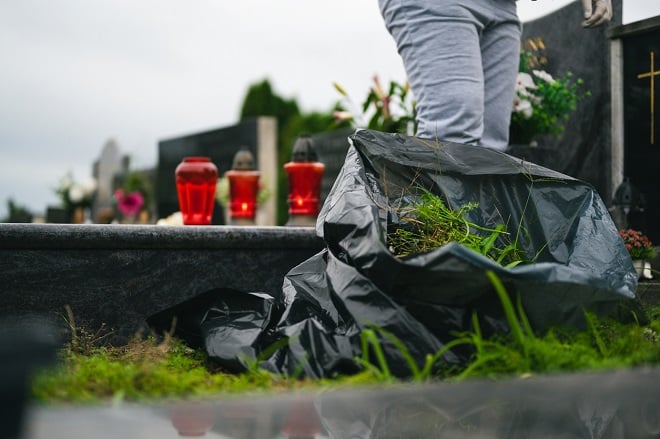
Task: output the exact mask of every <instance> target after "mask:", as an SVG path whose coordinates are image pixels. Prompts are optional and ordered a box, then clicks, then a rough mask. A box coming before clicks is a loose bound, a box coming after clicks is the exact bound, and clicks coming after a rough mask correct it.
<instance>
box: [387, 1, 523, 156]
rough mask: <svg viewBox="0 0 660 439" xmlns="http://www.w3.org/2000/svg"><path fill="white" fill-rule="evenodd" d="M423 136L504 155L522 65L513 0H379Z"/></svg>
mask: <svg viewBox="0 0 660 439" xmlns="http://www.w3.org/2000/svg"><path fill="white" fill-rule="evenodd" d="M378 3H379V6H380V11H381V14H382V15H383V19H384V21H385V26H386V28H387V30H388V31H389V32H390V34H391V35H392V37H393V38H394V41H395V42H396V45H397V49H398V51H399V54H400V55H401V58H402V60H403V65H404V68H405V70H406V74H407V76H408V80H409V81H410V86H411V89H412V92H413V95H414V97H415V99H416V101H417V121H418V129H417V133H416V135H417V136H418V137H421V138H424V139H430V140H440V141H451V142H457V143H464V144H474V145H483V146H486V147H490V148H495V149H499V150H504V149H506V147H507V144H508V139H509V122H510V120H511V108H512V103H513V97H514V90H515V81H516V76H517V73H518V63H519V59H520V35H521V25H520V21H519V20H518V16H517V11H516V2H515V0H378Z"/></svg>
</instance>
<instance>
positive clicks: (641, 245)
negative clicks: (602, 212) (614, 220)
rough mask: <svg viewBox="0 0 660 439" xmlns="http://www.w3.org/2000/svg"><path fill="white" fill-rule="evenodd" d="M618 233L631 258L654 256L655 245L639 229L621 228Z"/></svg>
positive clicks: (650, 257) (651, 257) (649, 257)
mask: <svg viewBox="0 0 660 439" xmlns="http://www.w3.org/2000/svg"><path fill="white" fill-rule="evenodd" d="M619 235H621V239H623V243H624V244H625V245H626V249H627V250H628V253H630V257H631V258H632V259H653V258H654V257H655V247H654V246H653V244H652V243H651V241H650V240H649V238H648V237H647V236H646V235H644V234H643V233H642V232H640V231H639V230H634V229H621V230H619Z"/></svg>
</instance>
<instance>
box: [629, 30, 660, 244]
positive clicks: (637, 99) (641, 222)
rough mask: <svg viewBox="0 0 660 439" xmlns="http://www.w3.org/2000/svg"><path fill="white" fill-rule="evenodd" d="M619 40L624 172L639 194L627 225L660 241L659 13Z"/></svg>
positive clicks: (654, 240) (653, 239) (652, 239)
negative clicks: (639, 203)
mask: <svg viewBox="0 0 660 439" xmlns="http://www.w3.org/2000/svg"><path fill="white" fill-rule="evenodd" d="M621 39H622V41H623V100H624V101H623V102H624V108H625V111H624V174H625V176H626V177H628V178H630V182H631V183H632V184H633V186H635V188H636V189H637V190H639V191H640V194H641V195H642V197H643V201H644V206H643V207H644V211H643V213H642V214H641V215H635V216H634V217H633V216H629V217H628V221H629V224H628V225H629V227H632V228H636V229H640V230H643V231H645V232H646V234H647V235H648V236H649V238H650V239H651V241H653V242H660V172H658V169H656V167H658V166H660V118H658V116H657V110H658V109H660V102H658V98H660V93H658V91H657V90H658V88H660V17H655V18H652V19H649V20H645V22H643V23H641V22H640V23H638V24H637V25H636V26H633V27H631V28H629V31H628V32H626V31H625V30H624V31H623V32H622V34H621Z"/></svg>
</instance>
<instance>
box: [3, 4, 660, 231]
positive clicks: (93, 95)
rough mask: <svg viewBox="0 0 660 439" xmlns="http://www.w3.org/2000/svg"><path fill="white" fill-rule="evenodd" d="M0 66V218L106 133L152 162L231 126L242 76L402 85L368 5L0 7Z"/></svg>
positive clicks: (327, 95) (323, 85)
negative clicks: (193, 137) (167, 145)
mask: <svg viewBox="0 0 660 439" xmlns="http://www.w3.org/2000/svg"><path fill="white" fill-rule="evenodd" d="M567 3H569V1H566V0H538V1H535V2H534V1H531V0H520V1H519V2H518V5H519V6H518V8H519V14H520V16H521V18H522V19H523V20H528V19H533V18H537V17H538V16H541V15H543V14H545V13H547V12H549V11H551V10H553V9H556V8H559V7H561V6H564V5H566V4H567ZM654 15H660V1H658V0H624V17H623V18H624V21H625V22H631V21H636V20H638V19H641V18H645V17H648V16H654ZM0 57H1V59H2V64H1V65H2V68H0V218H3V217H4V216H5V215H6V213H7V209H6V202H7V199H8V198H12V199H14V201H15V202H17V203H18V204H19V205H22V206H26V207H28V208H29V209H30V210H32V211H33V212H34V213H37V214H43V213H44V211H45V207H46V206H47V205H57V204H58V199H57V197H56V196H55V194H54V192H53V188H54V187H55V186H56V185H57V183H58V181H59V179H60V177H62V176H64V175H65V174H66V173H67V172H69V171H71V172H73V174H74V177H75V178H76V180H84V179H86V178H88V177H90V176H91V167H92V163H93V161H94V160H95V159H97V158H98V156H99V154H100V151H101V148H102V147H103V145H104V143H105V142H106V141H107V140H108V139H109V138H114V139H115V140H116V141H117V142H118V144H119V146H120V148H121V150H122V152H123V153H125V154H129V155H130V156H131V161H132V165H133V167H137V168H140V167H151V166H154V165H155V164H156V157H157V142H158V140H159V139H164V138H170V137H173V136H178V135H182V134H188V133H193V132H198V131H203V130H207V129H211V128H217V127H222V126H226V125H232V124H234V123H236V121H237V118H238V113H239V107H240V104H241V102H242V99H243V97H244V94H245V91H246V89H247V87H248V85H249V84H251V83H253V82H255V81H259V80H261V79H264V78H268V79H270V81H271V83H272V84H273V86H274V89H275V91H276V92H277V93H278V94H280V95H282V96H285V97H288V98H296V99H297V100H298V103H299V104H300V105H301V107H302V109H303V110H305V111H311V110H323V111H325V110H328V109H329V108H330V107H331V106H332V104H333V102H335V101H336V100H337V98H338V96H337V93H336V91H335V90H334V88H333V87H332V82H333V81H337V82H339V83H341V84H343V85H344V87H345V88H346V89H347V90H348V92H349V93H350V94H351V95H353V96H354V97H355V99H356V100H359V101H361V100H362V99H363V98H364V95H365V93H366V91H367V89H368V87H369V85H370V81H371V77H372V76H373V75H374V74H379V75H380V76H381V78H382V79H383V80H384V81H389V80H390V79H394V80H399V81H401V80H403V79H405V75H404V72H403V67H402V65H401V61H400V59H399V57H398V55H397V53H396V49H395V46H394V43H393V42H392V39H391V37H390V36H389V34H388V33H387V32H386V30H385V28H384V26H383V23H382V19H381V17H380V14H379V12H378V8H377V2H376V0H334V1H332V2H329V1H327V0H305V1H303V0H277V1H264V0H240V1H232V2H229V1H226V0H224V1H223V0H195V1H184V0H15V1H11V0H5V1H2V2H0Z"/></svg>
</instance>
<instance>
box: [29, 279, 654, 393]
mask: <svg viewBox="0 0 660 439" xmlns="http://www.w3.org/2000/svg"><path fill="white" fill-rule="evenodd" d="M489 276H490V278H491V281H492V282H493V285H494V286H495V289H496V291H497V293H498V295H499V298H500V302H501V304H502V306H503V309H504V311H505V315H506V318H507V322H508V324H509V327H510V329H511V330H510V331H509V332H508V333H506V334H498V335H496V336H494V337H491V338H484V337H483V335H482V333H481V330H480V324H479V316H478V315H476V314H475V315H474V316H473V320H472V330H470V331H466V332H464V333H460V334H456V338H455V339H454V340H453V341H451V342H450V343H448V344H447V345H446V346H445V347H444V348H443V349H442V350H440V351H438V352H430V353H428V355H427V356H426V358H425V362H424V364H422V365H418V364H417V363H416V362H415V360H414V359H413V358H412V356H411V355H410V353H409V352H408V349H407V347H406V345H405V343H403V342H402V341H401V340H398V339H397V338H396V337H395V336H394V335H393V334H391V333H389V332H387V331H385V330H384V329H382V328H378V327H369V328H367V329H365V330H364V331H363V333H362V351H363V354H362V356H361V357H359V358H356V359H355V361H356V363H357V364H358V365H361V366H362V368H363V372H362V373H360V374H357V375H354V376H348V377H335V378H332V379H322V380H309V379H307V380H300V379H296V378H295V377H287V376H283V375H276V374H271V373H269V372H266V371H264V370H261V369H259V368H258V367H257V363H256V362H254V363H253V364H251V365H250V366H249V370H248V371H247V372H245V373H242V374H230V373H226V372H224V371H222V370H221V369H220V368H219V367H218V366H217V365H215V364H214V363H213V362H212V361H210V360H209V359H208V357H207V356H206V354H205V353H204V352H203V351H200V350H194V349H191V348H189V347H187V346H186V345H185V344H184V343H182V342H181V341H178V340H176V339H172V338H169V337H165V339H164V340H161V341H156V340H155V339H154V338H147V339H136V340H134V341H132V342H131V343H129V344H128V345H126V346H123V347H102V346H91V345H90V341H93V340H92V338H91V337H90V336H89V334H85V333H84V332H81V331H76V332H75V333H74V334H76V337H75V338H74V340H73V341H72V343H70V344H68V345H67V347H66V348H65V349H63V350H62V351H61V352H60V362H59V365H58V366H57V367H56V368H54V369H50V370H44V371H41V372H40V373H38V374H37V375H36V377H35V379H34V380H33V387H32V394H33V397H34V398H35V399H36V400H37V401H41V402H44V403H46V402H47V403H57V402H74V403H93V402H100V401H107V400H112V399H123V400H129V401H145V400H155V399H159V400H162V399H175V398H176V399H180V398H207V397H214V396H215V397H217V395H219V394H222V395H231V394H241V395H245V394H264V393H277V392H291V391H296V390H310V389H311V390H320V389H326V388H333V389H334V388H341V387H344V386H351V387H353V386H369V385H375V384H377V385H383V384H392V383H397V382H402V381H415V382H425V381H440V380H449V381H461V380H465V379H470V378H477V377H479V378H493V379H495V378H502V377H511V376H528V375H531V374H547V373H566V372H584V371H594V370H613V369H620V368H631V367H640V366H655V365H658V364H660V306H655V307H647V309H646V310H647V313H648V317H649V323H648V324H646V325H640V324H638V323H622V322H619V321H616V320H613V319H599V318H597V317H595V316H593V315H591V314H586V317H587V320H588V329H587V330H586V331H576V330H574V329H561V328H554V329H552V330H550V331H548V332H547V333H545V334H543V335H537V334H535V333H534V332H533V331H532V329H531V328H530V326H529V324H528V322H527V318H526V316H525V313H524V310H523V309H522V306H521V304H520V301H519V300H518V301H517V303H515V304H514V303H513V302H512V301H511V300H510V298H509V296H508V294H507V292H506V291H505V290H504V287H503V286H502V284H501V283H500V282H499V279H497V278H496V277H495V276H494V275H493V274H489ZM385 342H387V343H391V344H393V345H394V346H396V348H397V349H398V350H399V351H400V352H401V354H402V356H403V358H404V359H405V361H406V362H407V364H408V366H409V368H410V378H409V379H406V380H400V379H397V378H395V377H394V376H393V375H392V373H391V372H390V367H389V365H388V364H387V359H386V357H385V355H384V353H383V350H382V343H385ZM457 346H462V347H466V346H467V347H469V348H470V349H471V350H472V352H473V354H472V357H471V359H470V362H469V364H467V365H466V366H465V367H461V368H458V367H447V365H446V364H444V363H443V362H442V361H441V357H442V354H443V353H444V352H445V351H446V350H449V349H453V348H455V347H457Z"/></svg>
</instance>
